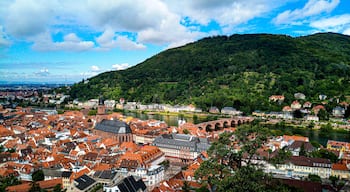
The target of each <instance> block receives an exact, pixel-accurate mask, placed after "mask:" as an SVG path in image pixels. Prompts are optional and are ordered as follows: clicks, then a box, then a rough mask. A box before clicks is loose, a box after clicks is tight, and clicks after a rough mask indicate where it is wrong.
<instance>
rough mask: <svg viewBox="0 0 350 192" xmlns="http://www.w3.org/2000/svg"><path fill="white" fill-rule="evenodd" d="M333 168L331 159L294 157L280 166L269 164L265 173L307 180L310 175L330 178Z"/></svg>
mask: <svg viewBox="0 0 350 192" xmlns="http://www.w3.org/2000/svg"><path fill="white" fill-rule="evenodd" d="M331 167H332V163H331V161H330V160H329V159H322V158H312V157H304V156H292V157H290V158H289V159H287V160H286V161H285V163H284V164H278V165H277V166H275V165H269V164H268V165H267V166H266V167H265V171H266V172H269V173H272V174H275V175H280V176H285V177H291V178H307V177H308V176H309V174H315V175H318V176H320V177H321V178H329V176H330V175H331Z"/></svg>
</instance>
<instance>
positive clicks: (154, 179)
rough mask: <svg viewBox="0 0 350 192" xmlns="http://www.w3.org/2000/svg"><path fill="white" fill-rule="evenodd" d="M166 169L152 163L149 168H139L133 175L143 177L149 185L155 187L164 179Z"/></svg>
mask: <svg viewBox="0 0 350 192" xmlns="http://www.w3.org/2000/svg"><path fill="white" fill-rule="evenodd" d="M164 173H165V169H164V167H163V166H160V165H152V166H151V167H149V168H137V169H136V170H135V171H134V172H133V173H131V174H132V175H136V176H138V177H140V178H142V181H143V182H144V183H145V185H146V186H148V187H151V188H152V187H154V186H156V185H158V184H159V183H160V182H161V181H163V180H164Z"/></svg>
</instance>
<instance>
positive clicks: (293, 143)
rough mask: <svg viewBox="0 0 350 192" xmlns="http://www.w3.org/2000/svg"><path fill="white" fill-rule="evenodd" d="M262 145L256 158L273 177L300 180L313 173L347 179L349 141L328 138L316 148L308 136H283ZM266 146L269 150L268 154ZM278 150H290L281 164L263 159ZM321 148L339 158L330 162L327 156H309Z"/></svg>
mask: <svg viewBox="0 0 350 192" xmlns="http://www.w3.org/2000/svg"><path fill="white" fill-rule="evenodd" d="M265 147H266V148H265V149H264V150H263V149H262V150H261V151H260V153H259V155H257V156H256V157H255V159H256V161H258V162H259V161H260V163H261V164H263V165H264V166H263V167H264V170H265V171H266V172H268V173H272V174H274V175H275V176H276V177H288V178H296V179H303V178H307V177H308V176H309V175H310V174H313V175H318V176H320V177H321V178H323V179H328V178H329V177H330V176H335V177H339V179H344V180H348V179H350V143H348V142H341V141H333V140H329V141H328V142H327V146H326V147H325V148H323V147H322V146H321V148H316V147H314V146H313V145H312V144H311V143H310V142H309V139H308V138H307V137H303V136H287V135H284V136H283V137H275V138H273V139H270V140H269V142H268V143H267V144H266V145H265ZM266 149H269V150H270V151H269V152H268V153H267V152H266ZM281 149H285V150H287V151H290V152H291V155H292V156H291V157H290V158H288V159H287V160H286V161H285V162H284V163H282V164H271V163H268V161H265V160H262V159H270V158H273V157H276V155H277V154H278V150H281ZM320 149H322V150H327V151H328V152H330V153H334V154H335V155H336V156H337V158H338V161H337V162H336V163H334V162H333V163H332V162H331V160H330V159H325V158H318V157H312V155H311V154H312V153H313V152H316V151H318V150H320Z"/></svg>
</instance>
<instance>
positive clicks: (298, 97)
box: [294, 93, 305, 100]
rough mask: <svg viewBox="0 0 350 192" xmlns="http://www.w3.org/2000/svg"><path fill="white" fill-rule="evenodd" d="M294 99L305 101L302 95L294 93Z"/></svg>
mask: <svg viewBox="0 0 350 192" xmlns="http://www.w3.org/2000/svg"><path fill="white" fill-rule="evenodd" d="M294 98H295V99H302V100H304V99H305V95H304V94H303V93H294Z"/></svg>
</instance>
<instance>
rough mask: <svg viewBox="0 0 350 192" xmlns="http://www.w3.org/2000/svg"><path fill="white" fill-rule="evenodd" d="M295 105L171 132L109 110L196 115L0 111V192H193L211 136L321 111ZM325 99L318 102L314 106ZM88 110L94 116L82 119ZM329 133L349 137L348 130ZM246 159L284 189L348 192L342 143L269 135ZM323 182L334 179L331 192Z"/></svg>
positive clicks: (348, 149)
mask: <svg viewBox="0 0 350 192" xmlns="http://www.w3.org/2000/svg"><path fill="white" fill-rule="evenodd" d="M1 94H2V98H6V99H7V100H6V101H12V100H17V101H20V100H32V101H43V103H44V104H48V103H52V104H55V105H57V106H58V105H61V104H62V103H63V102H64V101H65V98H69V96H67V95H60V94H57V95H47V94H42V97H39V94H38V93H36V92H26V93H23V92H17V91H16V92H2V93H1ZM301 96H302V95H301ZM295 97H296V99H298V100H299V101H302V100H303V98H298V97H300V94H297V95H295ZM320 97H321V96H320ZM267 99H269V100H270V102H281V101H282V100H284V96H277V95H274V96H271V97H270V98H267ZM298 100H295V101H293V102H292V103H291V106H282V108H283V109H282V112H278V113H259V112H254V113H253V114H252V116H242V112H240V111H238V110H236V109H234V108H232V107H225V108H224V109H222V110H219V109H217V108H215V107H212V108H211V109H210V112H211V113H213V114H215V113H220V112H221V113H223V114H225V115H229V116H226V117H221V118H218V119H217V120H213V121H209V122H202V123H198V124H193V123H190V122H180V123H179V125H178V126H169V125H167V123H165V122H164V121H160V120H155V119H150V120H140V119H138V118H134V117H128V116H124V115H123V114H121V113H119V112H113V109H115V108H119V109H128V110H135V109H139V110H154V111H159V110H165V109H166V110H168V111H171V112H181V111H190V112H193V113H195V112H197V113H198V112H202V110H201V109H197V108H195V107H194V106H175V107H171V106H169V105H160V104H152V105H141V104H138V103H136V102H125V101H124V99H120V100H119V102H117V101H114V100H106V101H103V100H101V99H93V100H89V101H88V102H86V103H80V102H77V101H76V100H74V101H73V102H72V103H68V104H66V107H67V108H73V107H77V108H79V109H80V110H64V111H62V112H60V114H58V112H57V110H56V109H38V108H33V107H20V106H13V105H9V102H3V105H1V111H0V114H1V120H0V121H1V125H0V147H1V148H0V150H1V153H0V163H1V164H0V167H1V169H0V177H1V179H2V180H4V181H5V180H6V178H7V179H8V180H7V181H9V180H10V181H11V182H8V183H5V182H3V184H2V185H1V187H2V188H1V190H5V191H30V190H33V189H35V188H36V189H42V190H47V191H55V190H56V191H57V190H58V191H59V190H61V189H62V190H63V189H64V190H66V191H110V192H114V191H155V192H158V191H159V192H160V191H181V190H184V188H185V187H189V188H191V189H198V188H201V187H203V186H202V185H201V184H200V180H199V178H198V177H196V170H197V169H199V168H200V166H201V163H202V162H205V161H206V160H208V159H209V158H211V157H210V155H208V153H207V150H208V149H209V148H210V146H211V144H212V143H213V142H215V141H218V139H219V137H220V135H221V134H223V133H233V134H235V132H236V130H237V128H238V129H239V127H240V126H241V125H248V126H249V125H250V124H251V123H252V122H253V121H262V120H264V122H265V123H271V122H274V121H276V120H278V119H280V120H283V121H285V120H287V121H286V122H288V120H292V119H293V112H294V111H295V110H300V111H303V113H305V114H306V115H305V118H304V119H303V120H302V121H305V122H313V123H318V122H319V121H320V119H319V118H318V116H317V114H318V113H319V111H320V110H324V109H325V107H324V106H323V105H321V104H320V105H316V106H313V107H312V105H311V103H310V102H307V101H306V102H304V103H303V105H302V104H301V103H299V101H298ZM325 100H326V99H325V98H320V101H321V102H323V103H324V104H326V103H325V102H324V101H325ZM164 106H167V107H166V108H164ZM343 107H344V108H343ZM347 107H348V104H347V103H346V102H341V103H339V106H337V107H336V108H335V109H334V110H333V114H332V117H334V118H338V119H339V121H338V122H341V121H340V120H342V119H341V118H342V117H343V116H344V114H345V110H346V109H347ZM337 109H339V110H337ZM92 110H95V112H94V113H91V111H92ZM272 114H277V115H272ZM266 119H267V120H266ZM335 122H337V121H335ZM318 125H319V126H322V124H318ZM335 125H336V124H335ZM337 126H338V128H339V127H340V128H342V129H348V128H349V124H348V123H347V124H346V123H339V125H336V126H335V127H337ZM241 147H242V146H241V145H239V143H238V144H236V145H233V146H232V149H231V150H232V151H239V150H240V148H241ZM280 151H285V152H288V153H289V154H290V157H288V158H286V159H284V160H283V161H282V162H277V163H276V162H274V161H273V159H274V157H277V156H278V154H279V153H280ZM252 158H253V161H254V162H255V163H256V164H258V165H259V166H261V167H262V169H263V170H264V172H266V173H271V174H272V175H273V176H274V177H275V178H281V179H283V182H284V183H285V184H287V185H291V186H297V187H301V188H303V187H304V188H303V189H305V188H306V189H307V187H310V186H312V187H314V188H315V189H316V190H315V191H317V190H322V189H324V188H327V189H328V190H330V191H332V190H333V191H337V190H339V189H341V188H342V187H344V188H346V187H348V185H349V183H348V182H347V181H348V180H349V179H350V163H349V160H350V143H349V142H345V141H337V140H332V139H329V140H328V141H327V143H326V145H324V146H322V145H318V146H317V145H314V143H313V142H311V141H310V139H309V138H308V137H305V136H300V135H287V134H284V135H274V136H269V138H268V139H267V140H266V142H265V143H263V144H262V146H261V147H260V148H259V149H257V152H256V153H255V154H254V157H252ZM276 164H277V165H276ZM310 177H316V178H319V181H320V182H314V183H310V181H308V180H307V178H310ZM11 179H12V180H11ZM330 179H333V180H334V182H333V185H332V182H331V180H330ZM14 181H16V182H14ZM10 183H11V184H10Z"/></svg>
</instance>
